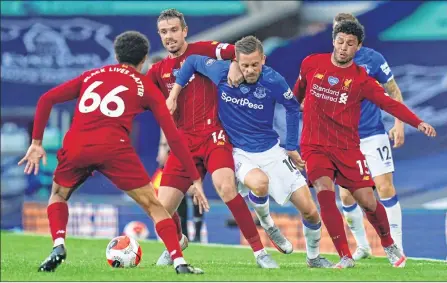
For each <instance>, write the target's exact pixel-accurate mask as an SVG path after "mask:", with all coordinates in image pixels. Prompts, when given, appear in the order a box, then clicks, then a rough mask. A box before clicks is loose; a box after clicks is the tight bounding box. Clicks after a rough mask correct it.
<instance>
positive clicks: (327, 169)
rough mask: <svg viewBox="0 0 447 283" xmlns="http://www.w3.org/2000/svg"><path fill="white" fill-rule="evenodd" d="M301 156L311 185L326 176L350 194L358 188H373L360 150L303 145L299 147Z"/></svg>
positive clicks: (372, 182)
mask: <svg viewBox="0 0 447 283" xmlns="http://www.w3.org/2000/svg"><path fill="white" fill-rule="evenodd" d="M301 155H302V157H303V159H304V161H306V173H307V177H308V179H309V181H310V182H311V183H313V182H315V180H317V179H318V178H320V177H323V176H327V177H329V178H331V179H332V180H333V181H335V183H336V184H337V185H339V186H342V187H344V188H346V189H348V190H349V191H350V192H351V193H352V192H354V191H355V190H357V189H360V188H365V187H374V181H373V179H372V177H371V173H370V172H369V168H368V164H367V163H366V159H365V156H364V155H363V154H362V152H361V151H360V148H359V149H341V148H336V147H323V146H318V145H304V146H302V147H301Z"/></svg>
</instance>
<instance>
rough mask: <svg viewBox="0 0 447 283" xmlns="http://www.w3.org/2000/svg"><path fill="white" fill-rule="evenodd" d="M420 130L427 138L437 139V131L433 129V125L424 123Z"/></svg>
mask: <svg viewBox="0 0 447 283" xmlns="http://www.w3.org/2000/svg"><path fill="white" fill-rule="evenodd" d="M418 130H419V131H421V132H423V133H424V134H425V135H426V136H429V137H436V130H435V128H433V127H432V125H430V124H428V123H425V122H422V123H420V124H419V126H418Z"/></svg>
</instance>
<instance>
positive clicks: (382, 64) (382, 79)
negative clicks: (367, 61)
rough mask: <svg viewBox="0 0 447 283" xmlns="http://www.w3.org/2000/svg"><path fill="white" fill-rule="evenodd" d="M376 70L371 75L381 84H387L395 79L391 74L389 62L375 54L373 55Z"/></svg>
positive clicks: (380, 55) (377, 53)
mask: <svg viewBox="0 0 447 283" xmlns="http://www.w3.org/2000/svg"><path fill="white" fill-rule="evenodd" d="M373 62H374V68H373V70H372V72H371V74H370V76H371V77H373V78H375V79H376V80H377V81H378V82H379V83H381V84H386V83H387V82H388V81H389V80H391V79H392V78H393V72H391V69H390V66H389V65H388V62H387V61H386V60H385V58H384V57H383V55H382V54H380V53H379V52H375V53H374V55H373Z"/></svg>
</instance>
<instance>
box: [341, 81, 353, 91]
mask: <svg viewBox="0 0 447 283" xmlns="http://www.w3.org/2000/svg"><path fill="white" fill-rule="evenodd" d="M351 83H352V79H345V80H344V81H343V87H342V89H343V90H344V91H348V90H349V87H350V86H351Z"/></svg>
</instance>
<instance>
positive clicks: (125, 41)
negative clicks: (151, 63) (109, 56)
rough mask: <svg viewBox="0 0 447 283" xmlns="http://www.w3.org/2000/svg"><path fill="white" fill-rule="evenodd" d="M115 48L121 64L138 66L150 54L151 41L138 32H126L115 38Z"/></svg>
mask: <svg viewBox="0 0 447 283" xmlns="http://www.w3.org/2000/svg"><path fill="white" fill-rule="evenodd" d="M114 48H115V54H116V58H117V59H118V62H119V63H127V64H130V65H133V66H137V65H138V64H140V63H141V62H142V61H143V60H144V57H145V56H146V55H147V54H148V53H149V40H148V39H147V37H146V36H144V35H143V34H141V33H139V32H138V31H126V32H123V33H122V34H120V35H118V36H117V37H116V38H115V42H114Z"/></svg>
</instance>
